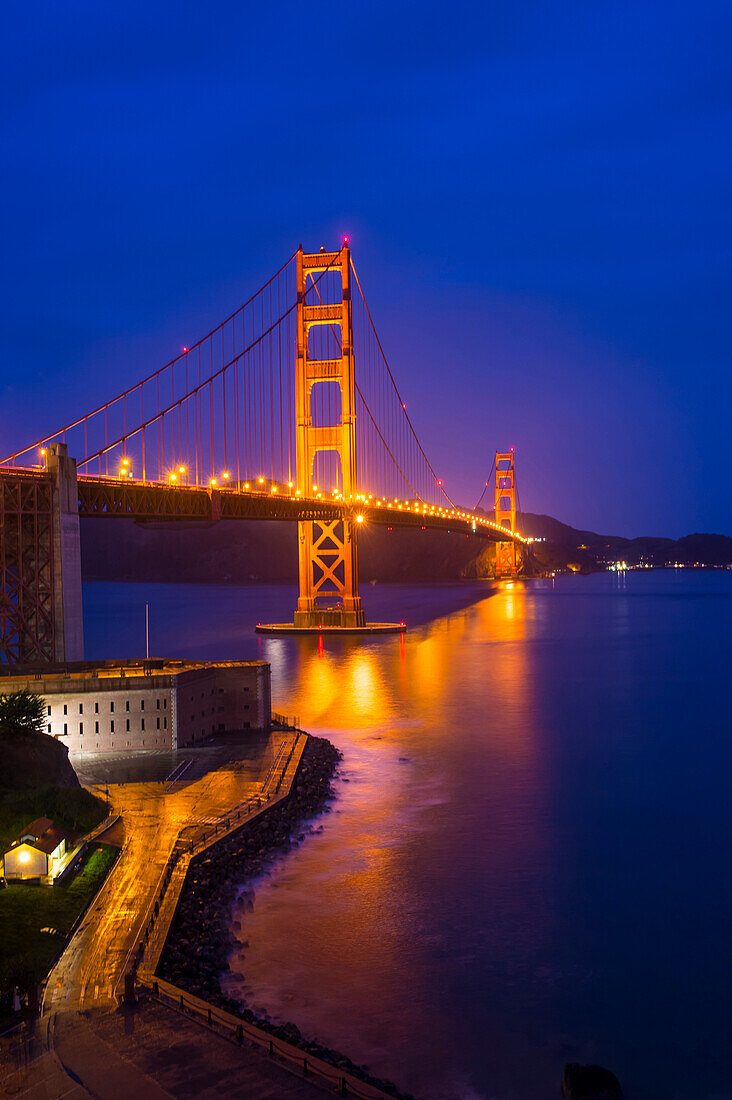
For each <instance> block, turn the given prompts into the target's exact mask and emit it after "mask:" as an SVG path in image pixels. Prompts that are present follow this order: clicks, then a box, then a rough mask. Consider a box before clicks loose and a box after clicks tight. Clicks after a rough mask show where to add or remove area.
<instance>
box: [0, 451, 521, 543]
mask: <svg viewBox="0 0 732 1100" xmlns="http://www.w3.org/2000/svg"><path fill="white" fill-rule="evenodd" d="M0 477H2V478H6V477H11V478H15V477H19V478H23V479H26V478H28V479H31V480H42V481H47V480H48V474H46V473H45V471H42V470H32V469H18V468H15V467H8V466H6V467H0ZM78 485H79V515H80V516H82V517H85V518H89V517H98V518H105V519H109V518H121V519H138V520H144V519H150V520H153V519H156V520H177V521H184V522H185V521H189V522H190V521H194V522H195V521H198V522H205V523H213V522H216V521H218V520H220V519H255V520H285V519H286V520H333V519H339V518H343V519H351V520H354V518H355V516H356V515H362V516H363V520H364V522H365V523H370V524H374V523H376V524H380V525H382V526H389V527H415V528H429V529H432V530H444V531H450V532H455V533H456V534H463V535H464V534H475V535H477V536H478V537H480V538H484V539H489V540H492V541H495V542H511V541H513V542H521V543H525V542H527V541H528V540H526V539H525V538H524V537H523V536H522V535H520V534H519V533H518V532H516V531H513V532H512V531H509V530H507V529H506V528H504V527H499V526H498V525H497V524H495V523H493V522H492V521H491V520H488V519H486V517H485V516H482V515H480V514H474V513H472V512H467V511H461V510H459V509H455V510H447V509H442V508H437V507H433V506H430V505H417V504H416V503H415V502H414V501H411V502H410V501H384V500H383V499H382V500H381V501H376V500H369V499H365V500H364V499H361V500H356V501H350V500H349V501H345V500H342V499H327V498H325V497H324V496H322V495H319V496H317V497H310V498H306V497H302V496H297V495H292V494H291V490H289V489H288V488H287V487H282V488H278V489H277V490H276V491H273V488H272V487H271V486H270V485H268V486H266V489H265V490H263V491H256V490H246V489H241V488H238V487H235V486H232V487H231V488H221V487H216V488H203V487H200V486H195V485H180V484H179V485H169V484H166V483H162V482H154V481H147V482H142V481H136V480H132V479H121V478H114V477H105V476H98V477H90V476H87V475H83V474H82V475H79V480H78Z"/></svg>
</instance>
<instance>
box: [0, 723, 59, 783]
mask: <svg viewBox="0 0 732 1100" xmlns="http://www.w3.org/2000/svg"><path fill="white" fill-rule="evenodd" d="M0 760H2V771H1V772H0V787H6V788H9V789H10V790H16V791H20V790H24V789H28V788H37V787H78V786H79V780H78V779H77V776H76V772H75V771H74V769H73V768H72V766H71V764H70V763H69V750H68V749H67V748H66V746H65V745H62V744H61V742H60V741H56V740H55V738H53V737H47V736H46V734H45V733H30V734H23V735H22V736H18V735H17V734H8V733H4V732H3V731H2V730H0Z"/></svg>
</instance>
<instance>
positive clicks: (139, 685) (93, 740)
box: [0, 660, 272, 756]
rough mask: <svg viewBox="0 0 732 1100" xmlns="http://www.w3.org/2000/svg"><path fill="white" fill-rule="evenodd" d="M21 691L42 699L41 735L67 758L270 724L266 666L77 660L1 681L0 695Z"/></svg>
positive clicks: (171, 745)
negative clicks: (54, 740)
mask: <svg viewBox="0 0 732 1100" xmlns="http://www.w3.org/2000/svg"><path fill="white" fill-rule="evenodd" d="M23 688H25V689H26V690H27V691H32V692H35V693H36V694H38V695H42V696H43V698H44V702H45V708H46V715H45V717H46V725H45V732H46V733H48V734H50V735H51V736H52V737H55V738H57V739H58V740H59V741H61V742H62V743H63V744H65V745H66V746H67V748H68V750H69V756H81V755H84V754H89V753H108V752H115V753H116V752H124V751H125V750H127V749H129V750H131V751H134V750H150V749H168V750H176V749H179V748H186V747H190V746H191V745H197V744H200V743H201V742H203V741H208V740H209V739H210V738H211V737H213V736H215V735H216V734H219V733H232V732H236V733H246V732H247V731H259V732H268V731H269V729H270V725H271V711H272V708H271V693H270V666H269V664H268V663H267V662H266V661H184V660H141V661H121V662H120V661H115V662H101V663H100V662H96V663H90V662H83V661H77V662H70V663H67V664H64V665H50V666H49V665H46V666H35V667H33V668H16V669H14V670H13V672H12V674H7V675H0V694H9V693H10V692H14V691H20V690H22V689H23Z"/></svg>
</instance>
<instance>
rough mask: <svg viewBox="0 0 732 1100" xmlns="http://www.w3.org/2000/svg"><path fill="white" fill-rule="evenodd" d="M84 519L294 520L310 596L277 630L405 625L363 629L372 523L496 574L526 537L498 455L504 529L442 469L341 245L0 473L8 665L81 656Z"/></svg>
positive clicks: (517, 554) (291, 270)
mask: <svg viewBox="0 0 732 1100" xmlns="http://www.w3.org/2000/svg"><path fill="white" fill-rule="evenodd" d="M485 486H486V487H487V486H488V482H485ZM485 491H486V490H485V488H484V490H483V494H484V493H485ZM481 500H482V496H481ZM478 503H480V501H479V502H478ZM79 517H107V518H109V517H121V518H131V519H137V520H151V519H167V520H177V521H186V520H188V521H191V520H196V521H201V520H206V521H211V522H214V521H217V520H221V519H250V520H251V519H256V520H272V519H289V520H296V521H297V522H298V547H299V595H298V600H297V606H296V608H295V610H294V615H293V623H292V624H282V626H281V627H278V628H277V629H289V630H294V629H297V630H306V631H321V630H333V631H360V630H373V629H379V628H380V629H387V628H392V629H393V628H396V629H403V625H402V624H399V625H398V626H397V625H396V624H391V626H387V625H386V624H381V627H378V626H375V625H374V624H371V625H367V624H366V621H365V616H364V611H363V608H362V606H361V600H360V597H359V593H358V560H357V546H358V537H357V533H358V529H359V526H360V525H361V524H363V523H366V522H368V523H370V524H384V525H388V526H390V527H392V526H397V525H398V526H412V527H419V528H423V529H427V528H438V529H440V528H441V529H444V530H447V531H451V532H455V533H460V534H466V533H467V534H472V533H474V534H475V535H477V536H480V537H483V538H487V539H492V540H493V541H495V542H496V573H497V575H513V574H515V572H516V571H517V568H519V567H520V563H521V553H522V547H524V546H525V545H526V543H527V542H528V541H530V540H527V539H525V538H524V537H523V536H521V535H520V534H519V533H518V532H517V531H516V529H515V527H516V506H515V475H514V458H513V452H512V451H510V452H505V453H497V454H496V460H495V520H493V521H492V520H489V519H488V518H487V517H486V516H485V514H484V513H483V512H480V511H476V510H466V509H464V508H461V507H459V506H458V505H457V504H456V503H455V501H454V500H453V499H452V498H451V496H450V495H449V493H448V491H447V488H446V487H445V486H444V485H443V482H442V479H441V478H439V477H438V476H437V474H436V473H435V470H434V468H433V466H432V464H431V463H430V461H429V459H428V457H427V455H426V453H425V450H424V448H423V446H422V443H421V442H420V439H419V437H418V435H417V432H416V430H415V428H414V425H413V423H412V420H411V418H410V416H409V412H408V410H407V405H406V402H405V401H404V400H403V399H402V395H401V393H400V391H399V388H398V386H397V383H396V381H395V378H394V375H393V373H392V370H391V367H390V365H389V362H388V360H387V357H386V354H385V353H384V349H383V347H382V344H381V341H380V339H379V335H378V332H377V330H376V326H375V324H374V321H373V318H372V316H371V312H370V310H369V307H368V304H367V301H366V298H365V295H364V293H363V289H362V286H361V282H360V280H359V277H358V273H357V271H356V268H355V266H354V263H353V259H352V256H351V250H350V248H349V245H348V239H347V238H344V240H343V243H342V245H341V247H340V248H339V249H338V250H337V251H331V252H326V251H325V250H324V249H321V250H320V251H319V252H314V253H307V252H304V251H303V248H302V246H300V247H299V248H298V249H297V250H296V251H295V252H294V253H293V254H292V256H290V258H289V259H288V260H287V261H286V263H285V264H283V266H282V267H281V268H280V269H279V270H278V271H277V272H275V274H274V275H273V276H272V277H271V278H270V279H269V280H268V281H267V282H266V283H265V284H264V285H263V286H261V287H260V288H259V290H257V292H256V293H255V294H254V295H252V297H251V298H249V299H248V300H247V301H246V302H245V303H244V304H243V305H242V306H240V307H239V308H238V309H237V310H236V312H234V313H232V314H231V315H230V316H229V317H227V318H226V320H224V321H222V322H221V324H219V325H218V326H217V327H216V328H215V329H213V330H212V331H211V332H209V333H208V334H207V335H206V336H204V337H203V338H202V339H201V340H199V341H198V343H196V344H193V345H191V346H190V347H185V348H183V350H182V351H181V353H180V354H179V355H178V356H176V358H174V359H173V360H171V361H170V362H168V363H166V364H165V365H164V366H162V367H160V368H159V369H158V370H156V371H154V372H153V373H151V374H149V375H147V376H146V377H145V378H143V379H142V380H141V381H139V382H137V383H136V384H135V385H134V386H131V387H130V388H128V389H126V390H125V391H124V392H122V393H120V394H118V395H117V396H115V397H113V398H112V399H111V400H109V401H107V402H105V404H103V405H100V406H99V407H98V408H96V409H94V410H93V411H91V412H88V413H86V414H84V415H83V416H81V417H79V418H78V419H76V420H74V421H73V422H72V423H70V424H66V425H65V426H63V427H61V428H59V429H58V430H57V431H54V432H53V433H51V434H49V435H45V436H43V437H41V438H39V439H37V440H35V441H34V442H33V443H32V444H31V445H29V446H28V447H25V448H23V449H22V450H20V451H16V452H15V453H14V454H11V455H8V456H7V457H6V458H5V459H3V460H2V461H1V462H0V661H2V662H5V663H12V664H23V663H34V662H64V661H70V660H77V659H81V657H82V656H83V635H82V625H81V571H80V554H79ZM272 629H275V628H274V627H273V628H272Z"/></svg>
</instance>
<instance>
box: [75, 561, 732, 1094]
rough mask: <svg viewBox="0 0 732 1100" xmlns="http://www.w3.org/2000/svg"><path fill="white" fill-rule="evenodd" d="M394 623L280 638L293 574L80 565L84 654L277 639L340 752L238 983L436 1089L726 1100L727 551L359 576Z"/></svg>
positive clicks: (295, 704) (197, 649) (290, 1016)
mask: <svg viewBox="0 0 732 1100" xmlns="http://www.w3.org/2000/svg"><path fill="white" fill-rule="evenodd" d="M362 595H363V597H364V604H365V606H366V610H367V617H368V618H371V619H374V620H384V619H394V620H396V621H400V620H402V619H404V620H405V621H406V623H407V627H408V629H407V631H406V633H404V634H396V635H392V636H383V637H372V638H368V637H367V638H357V637H351V638H341V639H333V638H330V637H328V636H326V637H324V638H322V639H320V640H319V639H318V638H317V637H307V638H287V637H267V636H257V635H255V634H254V632H253V627H254V625H255V624H256V623H257V622H259V621H284V620H286V619H287V618H290V617H291V612H292V608H293V606H294V601H295V590H294V588H289V587H284V586H278V587H244V586H242V587H237V586H229V585H227V586H217V585H196V586H184V585H174V584H171V585H156V584H106V583H105V584H102V583H90V584H87V585H85V588H84V598H85V632H86V651H87V655H88V657H89V658H98V659H102V658H118V657H135V656H142V655H143V654H144V645H145V602H149V604H150V632H151V651H152V652H153V653H154V654H159V655H164V656H180V657H197V658H206V659H216V658H233V659H244V658H252V657H261V658H264V659H266V660H268V661H269V662H270V663H271V666H272V678H273V706H274V708H275V709H276V710H277V711H279V712H281V713H285V714H288V715H296V716H297V717H298V719H299V722H300V724H301V726H302V727H303V728H304V729H306V730H308V731H309V732H311V733H314V734H320V735H322V736H326V737H328V738H329V739H330V740H331V741H332V742H333V743H334V744H335V745H337V746H338V748H339V749H340V750H341V751H342V753H343V761H342V764H341V766H340V769H339V774H338V777H337V779H336V782H335V789H336V797H335V799H334V801H333V803H332V806H331V808H330V812H329V813H327V814H325V815H323V816H322V817H321V818H320V819H319V820H318V821H316V822H313V823H312V825H311V826H310V827H309V828H308V829H307V830H305V838H304V840H303V842H302V844H301V845H300V846H299V847H297V848H296V849H294V850H293V851H292V852H290V853H289V854H288V855H287V856H285V857H283V858H282V859H280V860H279V861H278V862H276V863H275V864H274V865H273V866H272V867H271V868H270V870H269V871H268V873H267V874H266V875H264V876H263V877H262V878H261V880H260V881H258V882H257V883H255V884H254V887H255V888H254V904H253V906H250V905H247V904H246V903H245V901H244V900H242V903H241V905H240V907H239V911H237V912H235V913H233V914H232V918H233V919H235V920H241V922H242V927H241V931H238V932H237V934H238V936H239V937H240V941H241V944H240V947H239V949H238V950H237V951H236V952H235V953H234V956H233V957H232V959H231V973H230V975H229V976H228V979H227V982H228V988H229V990H230V991H231V992H232V993H234V994H238V995H241V996H244V997H245V998H246V999H247V1002H248V1003H249V1005H250V1006H251V1007H254V1008H256V1009H258V1010H260V1011H262V1012H266V1013H267V1014H269V1015H270V1016H271V1017H272V1018H274V1019H278V1020H282V1021H284V1020H290V1021H292V1022H294V1023H295V1024H297V1026H298V1027H299V1028H300V1030H301V1031H302V1032H303V1033H304V1034H307V1035H311V1036H315V1037H317V1038H318V1039H320V1040H321V1041H322V1042H324V1043H326V1044H327V1045H328V1046H331V1047H333V1048H337V1049H340V1050H342V1051H344V1052H345V1053H347V1054H348V1055H349V1056H350V1057H351V1058H352V1059H353V1060H354V1061H357V1062H361V1063H365V1064H367V1065H368V1066H369V1067H370V1069H371V1070H372V1072H374V1073H375V1074H377V1075H380V1076H385V1077H390V1078H392V1079H394V1080H395V1081H396V1082H397V1083H398V1084H399V1085H400V1086H401V1087H403V1088H404V1089H407V1090H410V1091H412V1092H413V1093H414V1094H415V1095H416V1096H419V1097H425V1098H428V1100H438V1098H444V1097H461V1098H466V1100H467V1098H486V1100H487V1098H491V1100H494V1098H501V1100H504V1098H505V1100H526V1098H538V1100H541V1098H544V1097H546V1098H547V1100H548V1098H550V1097H556V1096H557V1095H559V1091H558V1090H559V1081H560V1078H561V1072H562V1067H563V1065H564V1063H565V1062H568V1061H581V1062H599V1063H600V1064H602V1065H606V1066H608V1067H610V1068H611V1069H613V1070H614V1072H615V1073H617V1075H618V1077H619V1078H620V1080H621V1083H622V1084H623V1086H624V1088H625V1090H626V1095H627V1096H629V1097H637V1098H645V1100H651V1098H654V1100H655V1098H664V1100H673V1098H677V1097H678V1098H684V1100H686V1098H690V1097H694V1098H697V1097H699V1098H707V1100H722V1098H723V1097H732V1044H731V1043H730V1024H731V1022H732V1012H731V1009H730V1002H731V1001H732V950H731V949H730V914H731V911H732V908H731V907H732V870H731V868H732V798H731V797H730V791H731V789H732V737H731V734H732V723H731V722H730V706H729V694H730V674H731V671H732V669H731V667H730V631H731V629H732V572H726V571H711V572H701V571H690V570H675V571H664V572H632V573H621V574H601V575H600V574H598V575H594V576H591V577H578V576H570V577H560V578H556V579H554V580H546V581H531V582H527V583H520V582H515V583H513V584H503V585H502V586H500V587H498V588H493V587H491V586H489V585H487V584H480V583H476V584H454V585H439V586H434V587H429V586H397V585H393V586H381V585H376V586H366V591H365V592H363V593H362Z"/></svg>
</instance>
